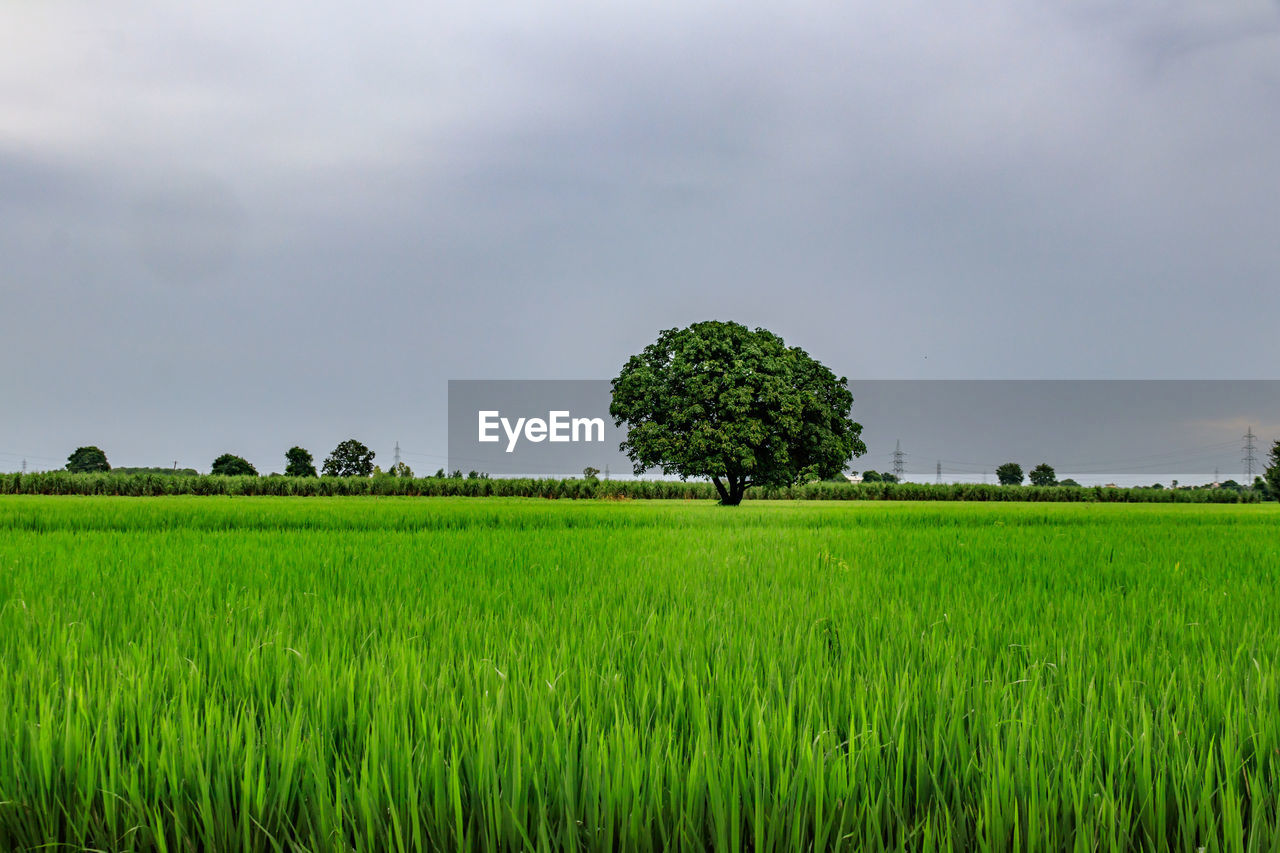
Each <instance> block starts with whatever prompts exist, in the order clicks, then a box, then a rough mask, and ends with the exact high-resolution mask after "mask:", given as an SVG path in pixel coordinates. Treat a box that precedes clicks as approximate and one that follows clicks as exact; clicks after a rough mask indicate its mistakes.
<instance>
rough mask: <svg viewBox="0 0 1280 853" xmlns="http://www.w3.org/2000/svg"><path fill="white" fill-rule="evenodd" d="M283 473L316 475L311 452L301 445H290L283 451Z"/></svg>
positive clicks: (288, 474)
mask: <svg viewBox="0 0 1280 853" xmlns="http://www.w3.org/2000/svg"><path fill="white" fill-rule="evenodd" d="M284 458H285V466H284V475H285V476H286V477H314V476H316V461H315V459H314V458H313V457H312V456H311V452H310V451H308V450H305V449H303V448H301V447H290V448H289V449H288V450H286V451H285V454H284Z"/></svg>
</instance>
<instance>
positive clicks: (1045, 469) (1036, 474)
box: [1031, 462, 1058, 486]
mask: <svg viewBox="0 0 1280 853" xmlns="http://www.w3.org/2000/svg"><path fill="white" fill-rule="evenodd" d="M1057 482H1058V475H1057V473H1056V472H1055V471H1054V470H1053V466H1051V465H1050V464H1049V463H1048V462H1041V463H1040V464H1039V465H1037V466H1036V467H1034V468H1032V469H1031V485H1033V486H1053V485H1057Z"/></svg>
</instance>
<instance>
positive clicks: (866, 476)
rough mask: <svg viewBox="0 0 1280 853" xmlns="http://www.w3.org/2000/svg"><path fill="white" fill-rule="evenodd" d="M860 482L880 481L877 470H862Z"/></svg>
mask: <svg viewBox="0 0 1280 853" xmlns="http://www.w3.org/2000/svg"><path fill="white" fill-rule="evenodd" d="M862 482H864V483H878V482H880V474H879V473H878V472H876V471H863V472H862Z"/></svg>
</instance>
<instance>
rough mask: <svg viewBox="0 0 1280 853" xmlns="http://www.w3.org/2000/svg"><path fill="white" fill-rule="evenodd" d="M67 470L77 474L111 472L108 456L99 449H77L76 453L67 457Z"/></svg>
mask: <svg viewBox="0 0 1280 853" xmlns="http://www.w3.org/2000/svg"><path fill="white" fill-rule="evenodd" d="M67 470H68V471H72V472H74V473H76V474H90V473H93V472H96V471H110V470H111V465H110V464H108V462H107V454H105V453H103V452H102V451H101V450H100V449H98V448H97V447H92V446H90V447H77V448H76V452H75V453H72V454H71V455H70V456H68V457H67Z"/></svg>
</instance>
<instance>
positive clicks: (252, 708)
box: [0, 497, 1280, 851]
mask: <svg viewBox="0 0 1280 853" xmlns="http://www.w3.org/2000/svg"><path fill="white" fill-rule="evenodd" d="M1278 522H1280V507H1277V506H1275V505H1260V506H1223V507H1220V506H1116V505H1108V506H1101V505H1086V504H1072V505H1048V504H911V503H864V504H857V505H849V504H828V503H801V502H796V503H787V504H768V503H754V504H751V505H748V506H743V507H740V508H737V509H724V508H721V507H717V506H715V505H712V504H710V503H705V502H698V503H687V502H669V503H667V502H646V503H626V502H621V503H617V502H615V503H610V502H545V501H540V502H531V501H520V500H503V499H499V500H486V501H466V500H438V501H420V500H407V499H399V498H388V499H379V500H344V499H332V500H328V499H326V500H317V501H290V500H281V499H271V498H248V499H235V500H231V499H220V498H173V499H170V500H164V501H147V502H139V501H130V500H124V499H113V498H39V497H7V498H2V499H0V684H3V686H4V690H2V691H0V750H2V755H0V849H6V850H7V849H25V848H36V847H42V848H43V847H48V848H49V849H53V848H55V847H59V846H61V847H70V848H75V849H79V848H95V849H102V850H122V849H126V850H127V849H148V850H195V849H200V850H300V849H307V850H339V849H342V850H350V849H356V850H384V849H391V850H425V849H434V850H457V849H484V850H487V849H521V850H523V849H539V850H545V849H583V850H612V849H638V850H659V849H674V848H684V849H702V848H710V847H714V848H717V849H752V850H795V849H832V848H841V849H860V850H881V849H886V850H887V849H895V850H898V849H935V848H941V849H952V850H974V849H985V850H1004V849H1018V848H1021V849H1036V850H1040V849H1064V850H1065V849H1071V850H1129V849H1144V850H1149V849H1177V850H1193V849H1195V848H1197V847H1205V848H1207V849H1210V850H1241V851H1243V850H1271V849H1276V848H1277V847H1278V846H1280V813H1278V809H1280V797H1278V795H1277V791H1280V770H1278V768H1280V679H1278V674H1277V664H1278V660H1277V658H1278V656H1280V629H1278V628H1277V618H1276V614H1277V613H1280V585H1278V584H1277V581H1278V580H1280V578H1278V577H1277V575H1278V573H1280V569H1278V567H1280V544H1278V543H1280V539H1278V538H1277V536H1276V534H1275V531H1276V528H1277V523H1278Z"/></svg>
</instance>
